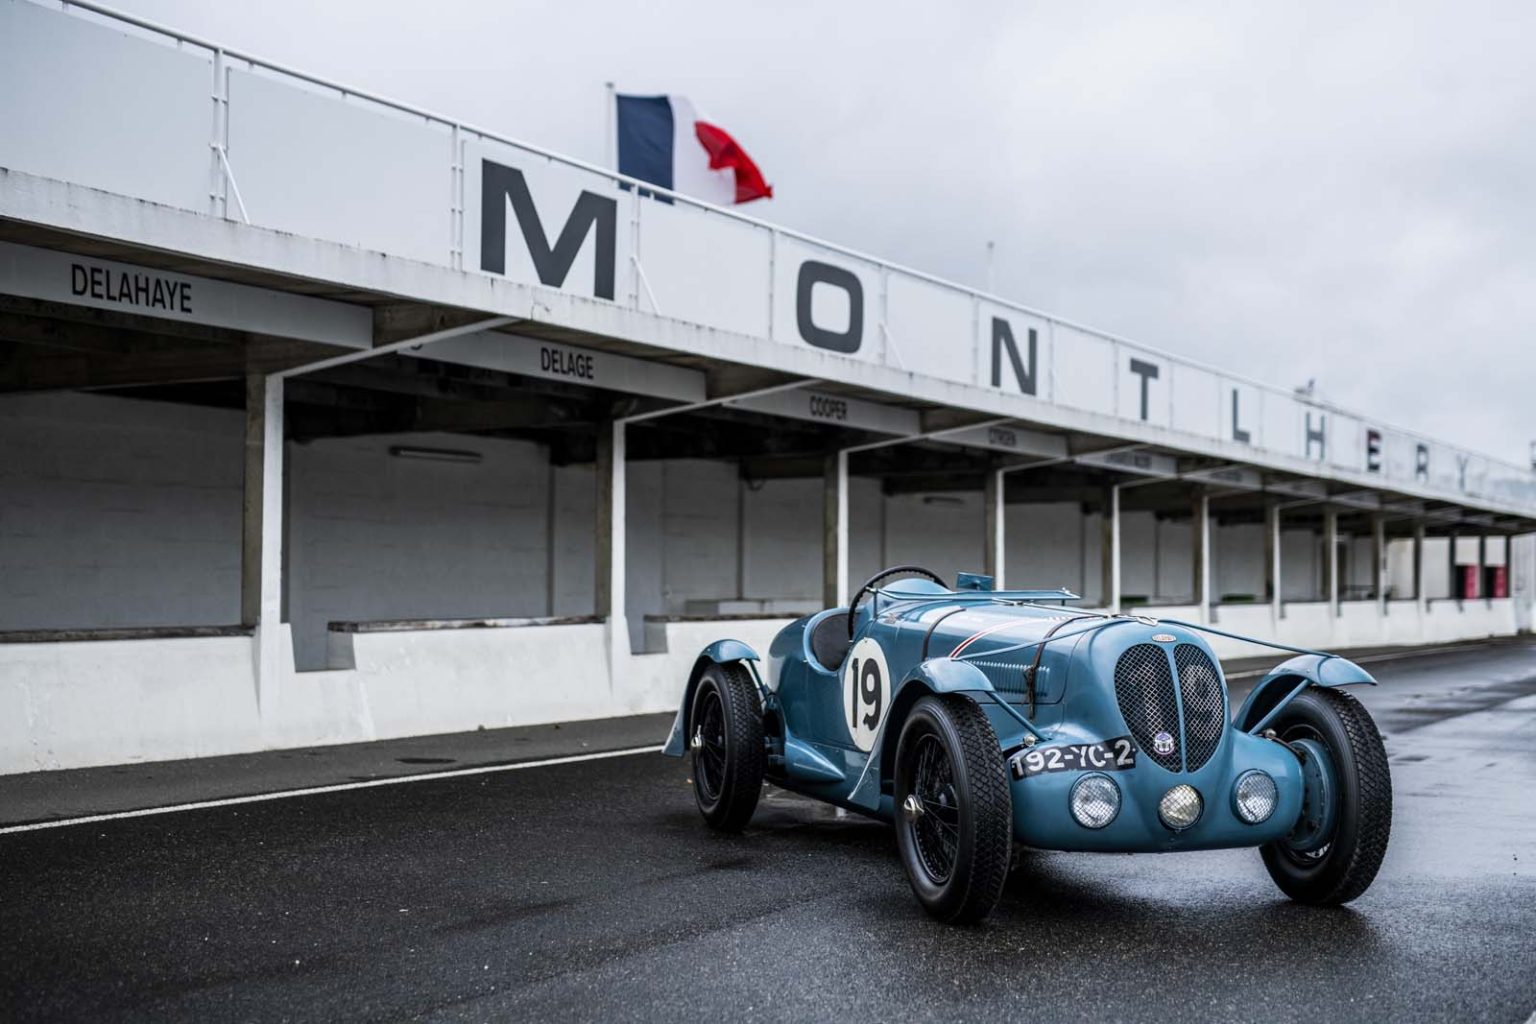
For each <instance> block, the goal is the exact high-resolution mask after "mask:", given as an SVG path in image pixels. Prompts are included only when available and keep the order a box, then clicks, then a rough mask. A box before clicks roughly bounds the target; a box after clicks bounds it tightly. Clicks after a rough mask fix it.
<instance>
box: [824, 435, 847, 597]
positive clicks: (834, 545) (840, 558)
mask: <svg viewBox="0 0 1536 1024" xmlns="http://www.w3.org/2000/svg"><path fill="white" fill-rule="evenodd" d="M823 479H824V480H825V483H826V487H825V490H824V491H823V495H824V498H823V502H822V516H821V518H822V542H821V596H822V603H823V604H825V605H827V606H828V607H834V608H841V607H842V606H843V605H845V604H847V603H848V453H847V452H838V453H836V454H835V455H829V456H827V461H826V467H825V469H824V471H823Z"/></svg>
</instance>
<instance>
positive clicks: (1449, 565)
mask: <svg viewBox="0 0 1536 1024" xmlns="http://www.w3.org/2000/svg"><path fill="white" fill-rule="evenodd" d="M1457 539H1458V535H1457V533H1456V531H1455V530H1452V531H1451V532H1450V534H1449V538H1448V539H1447V541H1446V544H1445V561H1446V569H1447V572H1449V574H1450V580H1451V596H1452V597H1454V598H1455V599H1456V610H1457V611H1461V599H1462V592H1461V580H1460V578H1458V577H1457V575H1456V541H1457Z"/></svg>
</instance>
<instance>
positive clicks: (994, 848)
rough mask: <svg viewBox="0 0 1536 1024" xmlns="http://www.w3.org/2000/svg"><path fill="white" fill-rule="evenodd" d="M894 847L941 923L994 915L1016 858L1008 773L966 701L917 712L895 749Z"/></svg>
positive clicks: (944, 700) (993, 738)
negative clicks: (994, 909) (1009, 866)
mask: <svg viewBox="0 0 1536 1024" xmlns="http://www.w3.org/2000/svg"><path fill="white" fill-rule="evenodd" d="M895 783H896V786H895V799H896V845H897V848H898V849H899V850H900V853H901V862H902V865H903V866H904V867H905V868H906V870H907V879H908V880H909V881H910V882H911V883H912V891H913V892H914V893H916V894H917V899H918V902H920V903H922V905H923V908H924V909H925V910H927V911H928V913H930V914H932V915H933V916H934V917H936V918H938V919H939V920H941V921H946V922H949V923H952V924H968V923H971V922H975V921H980V920H981V919H982V918H984V917H986V916H987V915H988V914H990V913H991V912H992V909H993V908H994V907H995V906H996V905H997V901H998V899H999V898H1000V897H1001V896H1002V893H1003V884H1004V883H1005V882H1006V881H1007V879H1008V864H1009V859H1010V857H1011V856H1012V853H1013V802H1012V800H1011V798H1010V796H1009V792H1008V770H1007V767H1006V766H1005V765H1004V763H1003V755H1002V751H1001V750H1000V749H999V748H998V743H997V735H996V733H994V732H993V731H992V725H991V723H990V722H988V721H987V716H986V715H985V714H984V713H983V712H982V710H981V708H980V707H978V706H977V705H976V703H975V702H974V701H972V700H970V699H969V698H967V697H962V696H958V695H950V696H944V697H940V696H937V695H931V696H927V697H924V698H923V699H921V700H919V701H918V702H917V704H916V705H914V706H913V708H912V712H911V714H910V715H908V717H907V720H906V723H905V724H904V725H903V726H902V730H901V739H900V741H899V742H898V744H897V748H896V772H895Z"/></svg>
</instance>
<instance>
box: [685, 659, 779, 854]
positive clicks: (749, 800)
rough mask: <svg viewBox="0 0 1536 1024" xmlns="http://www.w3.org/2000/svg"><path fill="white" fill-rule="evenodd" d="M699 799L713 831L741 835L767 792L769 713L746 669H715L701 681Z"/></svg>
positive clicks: (692, 712) (693, 731) (692, 732)
mask: <svg viewBox="0 0 1536 1024" xmlns="http://www.w3.org/2000/svg"><path fill="white" fill-rule="evenodd" d="M688 746H689V747H690V748H691V749H692V751H693V796H694V800H695V802H696V803H697V804H698V805H699V813H700V814H702V815H703V816H704V820H705V821H706V822H708V823H709V825H710V827H712V828H716V829H719V830H720V831H722V832H739V831H741V829H743V828H744V827H746V824H747V822H748V821H749V820H751V818H752V812H753V811H754V810H756V809H757V800H758V797H759V796H761V795H762V790H763V768H764V762H765V759H766V751H765V750H764V747H763V711H762V703H761V702H760V701H759V699H758V695H757V687H756V685H755V684H754V683H753V682H752V676H751V674H750V673H749V672H748V671H747V670H746V668H745V667H743V666H742V665H741V664H740V663H731V664H728V665H710V666H709V667H708V668H706V669H705V670H704V674H703V675H701V676H700V677H699V681H698V684H697V686H696V688H695V689H694V694H693V703H692V705H691V706H690V708H689V715H688Z"/></svg>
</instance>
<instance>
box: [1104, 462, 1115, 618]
mask: <svg viewBox="0 0 1536 1024" xmlns="http://www.w3.org/2000/svg"><path fill="white" fill-rule="evenodd" d="M1101 525H1102V526H1103V529H1104V544H1103V548H1102V552H1103V558H1102V560H1101V562H1102V568H1103V572H1104V583H1103V591H1102V593H1103V600H1104V607H1105V608H1108V609H1109V610H1110V611H1111V612H1118V611H1120V485H1119V484H1115V485H1114V486H1112V487H1109V488H1106V489H1105V491H1104V516H1103V523H1102V524H1101Z"/></svg>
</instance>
